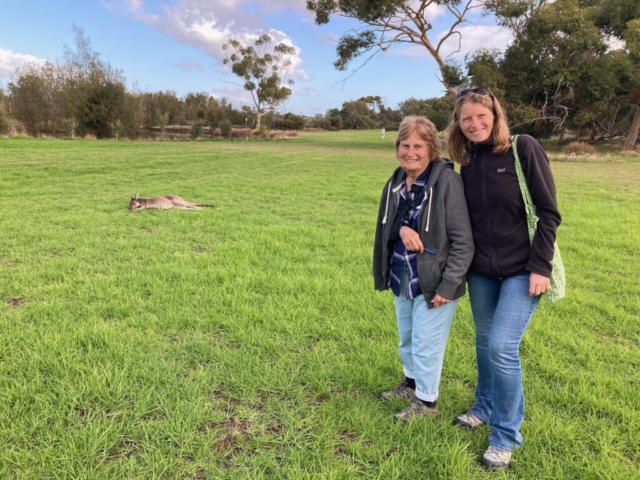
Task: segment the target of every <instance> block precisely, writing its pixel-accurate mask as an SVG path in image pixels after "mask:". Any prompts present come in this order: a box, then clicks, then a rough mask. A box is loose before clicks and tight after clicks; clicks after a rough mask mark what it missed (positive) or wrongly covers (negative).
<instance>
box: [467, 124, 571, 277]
mask: <svg viewBox="0 0 640 480" xmlns="http://www.w3.org/2000/svg"><path fill="white" fill-rule="evenodd" d="M517 146H518V156H519V157H520V163H521V165H522V171H523V172H524V176H525V178H526V180H527V185H528V187H529V192H530V193H531V198H532V200H533V203H534V205H535V206H536V208H537V214H538V217H539V221H538V228H537V231H536V235H535V237H534V238H533V243H532V244H531V243H530V242H529V234H528V230H527V217H526V212H525V208H524V200H523V199H522V194H521V193H520V187H519V185H518V177H517V175H516V169H515V158H514V156H513V152H512V151H511V150H509V152H507V153H506V154H505V155H499V154H497V153H494V152H493V141H492V140H489V141H488V142H485V143H482V144H477V145H476V146H475V147H476V148H475V150H473V151H472V152H471V153H470V156H471V157H470V159H469V164H468V165H466V166H463V167H462V169H461V176H462V181H463V183H464V193H465V197H466V199H467V206H468V207H469V216H470V217H471V227H472V230H473V240H474V244H475V255H474V257H473V261H472V263H471V268H470V269H469V270H470V271H471V272H475V273H479V274H481V275H486V276H489V277H492V278H507V277H512V276H515V275H521V274H526V273H529V272H534V273H538V274H540V275H543V276H545V277H550V276H551V259H552V258H553V243H554V241H555V238H556V230H557V228H558V225H560V221H561V218H560V213H559V212H558V205H557V202H556V188H555V184H554V181H553V175H552V174H551V169H550V167H549V159H548V157H547V155H546V154H545V152H544V150H543V149H542V147H541V146H540V144H539V143H538V142H537V141H536V140H535V139H534V138H533V137H531V136H529V135H520V136H518V143H517Z"/></svg>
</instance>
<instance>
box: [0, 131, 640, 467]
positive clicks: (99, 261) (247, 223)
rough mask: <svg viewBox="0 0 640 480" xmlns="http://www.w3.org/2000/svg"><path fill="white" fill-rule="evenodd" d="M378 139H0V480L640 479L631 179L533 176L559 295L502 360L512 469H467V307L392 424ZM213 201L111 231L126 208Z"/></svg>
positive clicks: (637, 255)
mask: <svg viewBox="0 0 640 480" xmlns="http://www.w3.org/2000/svg"><path fill="white" fill-rule="evenodd" d="M390 137H392V135H391V136H390V135H388V136H387V138H386V139H385V140H381V139H380V137H379V132H377V131H369V132H339V133H304V134H302V135H301V137H300V138H298V139H294V140H286V141H271V142H241V141H235V142H222V141H216V142H212V141H201V142H164V143H152V142H114V141H99V142H98V141H93V142H91V141H69V140H38V139H20V138H17V139H1V138H0V192H1V201H0V478H9V479H11V478H15V479H53V478H56V479H58V478H59V479H80V478H82V479H85V478H90V479H93V478H95V479H98V478H99V479H103V478H110V479H111V478H113V479H122V478H139V479H151V478H163V479H164V478H167V479H173V478H176V479H177V478H181V479H182V478H184V479H204V478H211V479H217V478H229V479H236V478H247V479H254V478H289V479H304V478H322V479H325V478H326V479H351V478H372V479H373V478H376V479H378V478H379V479H396V478H397V479H418V478H420V479H466V478H471V479H486V478H514V479H515V478H518V479H547V478H548V479H591V478H598V479H600V478H602V479H637V478H640V433H639V432H640V322H639V318H640V295H639V292H638V279H637V278H638V272H639V271H640V249H639V246H640V226H639V224H640V221H639V218H640V157H639V156H638V155H637V154H635V155H634V154H628V155H626V156H625V155H622V154H618V155H614V154H611V155H609V156H603V157H599V158H598V159H588V160H584V161H577V160H576V159H566V158H558V159H556V160H554V161H553V162H552V168H553V171H554V174H555V176H556V184H557V188H558V198H559V204H560V209H561V212H562V214H563V218H564V221H563V224H562V226H561V227H560V230H559V234H558V236H559V242H560V245H561V248H562V252H563V257H564V261H565V265H566V269H567V275H568V280H569V286H568V296H567V298H566V299H565V300H563V301H562V302H560V303H558V304H555V305H550V304H547V303H544V302H543V303H542V304H541V307H540V308H539V310H538V313H537V314H536V316H535V317H534V320H533V322H532V324H531V326H530V328H529V330H528V333H527V335H526V336H525V339H524V341H523V344H522V350H521V356H522V363H523V369H524V380H525V393H526V398H527V406H526V419H525V423H524V425H523V430H522V432H523V435H524V438H525V441H524V445H523V448H522V449H520V450H518V451H517V452H516V453H515V455H514V459H513V466H512V468H511V469H510V470H509V471H507V472H497V473H491V472H487V471H485V470H484V469H483V468H482V467H481V466H480V464H479V462H478V459H479V456H480V455H481V454H482V452H483V451H484V449H485V448H486V446H487V435H488V430H487V429H486V428H483V429H481V430H480V431H476V432H467V431H463V430H460V429H457V428H455V427H453V426H452V425H451V420H452V419H453V417H454V416H455V415H458V414H460V413H462V412H464V411H466V409H467V408H469V407H470V406H471V403H472V401H473V389H474V384H475V353H474V328H473V323H472V319H471V315H470V310H469V305H468V301H467V299H466V298H465V299H463V301H462V302H461V303H460V307H459V309H458V312H457V314H456V318H455V320H454V324H453V328H452V331H451V336H450V339H449V346H448V350H447V354H446V356H445V365H444V371H443V377H442V384H441V391H440V399H439V402H438V404H439V414H438V415H437V416H436V417H434V418H429V419H421V420H418V421H414V422H411V423H410V424H409V425H403V424H396V423H394V422H393V414H394V413H396V412H397V411H398V410H400V409H401V408H403V407H404V404H402V403H392V404H385V403H382V402H380V401H379V400H378V395H379V393H380V392H381V391H383V390H385V389H389V388H391V387H394V386H395V385H396V384H397V383H398V381H399V380H400V378H401V366H400V363H399V360H398V358H397V347H396V346H397V337H396V327H395V316H394V312H393V301H392V297H391V294H390V293H388V292H385V293H378V292H374V291H373V281H372V278H371V250H372V245H373V232H374V227H375V225H374V223H375V216H376V212H377V206H378V201H379V196H380V192H381V190H382V187H383V184H384V183H385V181H386V179H387V178H388V176H389V174H390V172H391V171H392V169H393V168H394V166H395V164H396V162H395V158H394V152H393V138H390ZM136 192H139V193H140V196H141V197H152V196H157V195H166V194H175V195H180V196H182V197H184V198H185V199H187V200H190V201H196V202H202V203H213V204H215V205H216V208H213V209H206V210H203V211H199V212H186V211H178V210H169V211H157V210H148V211H139V212H130V211H129V210H128V202H129V195H131V194H135V193H136Z"/></svg>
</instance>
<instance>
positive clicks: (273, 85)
mask: <svg viewBox="0 0 640 480" xmlns="http://www.w3.org/2000/svg"><path fill="white" fill-rule="evenodd" d="M272 41H273V39H272V38H271V37H270V36H269V35H267V34H265V35H262V36H261V37H259V38H258V39H257V40H256V41H255V43H254V46H248V47H245V46H243V45H242V44H241V43H240V42H239V41H238V40H234V39H230V40H229V41H228V42H227V43H225V44H224V45H223V46H222V48H223V49H224V50H229V51H230V52H231V54H230V55H229V56H227V57H226V58H225V59H224V64H225V65H226V64H231V71H232V72H233V73H234V74H236V75H237V76H238V77H240V78H241V79H242V80H243V82H244V83H243V87H244V89H245V90H247V91H248V92H250V93H251V98H252V99H253V104H254V106H255V109H256V118H257V122H256V128H260V119H261V118H262V116H263V115H265V114H266V113H268V112H273V111H275V110H276V109H278V108H279V107H281V106H282V105H284V104H285V103H286V101H287V99H288V98H289V96H290V95H291V93H292V91H291V89H290V88H289V86H291V85H293V80H291V79H289V78H288V77H289V73H290V72H289V67H291V59H290V58H291V55H293V54H295V48H294V47H292V46H290V45H285V44H284V43H279V44H277V45H276V46H275V47H273V50H272V51H268V47H269V44H270V43H271V42H272Z"/></svg>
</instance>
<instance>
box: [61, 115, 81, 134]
mask: <svg viewBox="0 0 640 480" xmlns="http://www.w3.org/2000/svg"><path fill="white" fill-rule="evenodd" d="M60 127H61V128H62V131H63V133H64V134H65V136H67V137H70V138H73V137H75V134H76V128H78V121H77V120H76V119H75V118H73V117H69V118H65V119H64V120H62V123H61V125H60Z"/></svg>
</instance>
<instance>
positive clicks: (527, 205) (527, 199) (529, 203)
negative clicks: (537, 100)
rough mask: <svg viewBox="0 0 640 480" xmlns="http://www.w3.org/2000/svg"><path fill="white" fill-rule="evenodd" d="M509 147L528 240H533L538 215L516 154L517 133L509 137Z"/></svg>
mask: <svg viewBox="0 0 640 480" xmlns="http://www.w3.org/2000/svg"><path fill="white" fill-rule="evenodd" d="M511 149H512V150H513V157H514V158H515V160H516V175H517V176H518V184H519V185H520V193H521V194H522V199H523V200H524V209H525V211H526V212H527V227H528V229H529V241H531V242H533V236H534V235H535V234H536V228H537V224H538V215H537V214H536V206H535V205H534V204H533V200H532V199H531V194H530V193H529V187H528V186H527V180H526V179H525V176H524V172H523V171H522V164H521V163H520V157H519V156H518V135H514V136H513V137H511Z"/></svg>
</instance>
